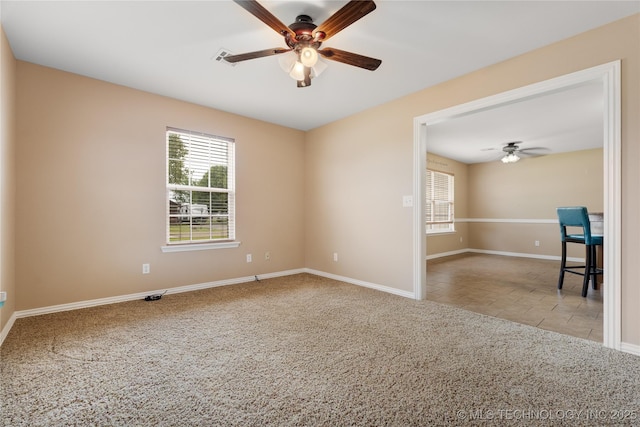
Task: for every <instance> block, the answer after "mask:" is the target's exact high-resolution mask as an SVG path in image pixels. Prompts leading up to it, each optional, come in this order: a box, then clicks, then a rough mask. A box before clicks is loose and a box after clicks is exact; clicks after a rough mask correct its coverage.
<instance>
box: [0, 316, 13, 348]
mask: <svg viewBox="0 0 640 427" xmlns="http://www.w3.org/2000/svg"><path fill="white" fill-rule="evenodd" d="M16 319H17V317H16V313H15V311H14V312H13V314H12V315H11V317H9V321H8V322H7V324H6V325H4V328H2V331H0V346H2V343H3V342H4V339H5V338H6V337H7V335H9V331H10V330H11V327H12V326H13V324H14V323H15V321H16Z"/></svg>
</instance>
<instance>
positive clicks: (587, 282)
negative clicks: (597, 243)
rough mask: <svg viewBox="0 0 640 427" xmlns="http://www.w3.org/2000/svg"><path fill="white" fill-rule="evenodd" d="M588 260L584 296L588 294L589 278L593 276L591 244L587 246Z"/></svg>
mask: <svg viewBox="0 0 640 427" xmlns="http://www.w3.org/2000/svg"><path fill="white" fill-rule="evenodd" d="M585 252H586V253H585V255H586V260H585V261H586V262H585V263H584V280H583V281H582V296H583V297H586V296H587V291H588V290H589V279H590V278H591V263H592V261H591V246H586V250H585Z"/></svg>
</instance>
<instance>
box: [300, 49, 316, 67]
mask: <svg viewBox="0 0 640 427" xmlns="http://www.w3.org/2000/svg"><path fill="white" fill-rule="evenodd" d="M300 62H302V64H303V65H304V66H305V67H313V66H314V65H316V62H318V51H316V50H315V49H314V48H312V47H305V48H303V49H302V50H301V51H300Z"/></svg>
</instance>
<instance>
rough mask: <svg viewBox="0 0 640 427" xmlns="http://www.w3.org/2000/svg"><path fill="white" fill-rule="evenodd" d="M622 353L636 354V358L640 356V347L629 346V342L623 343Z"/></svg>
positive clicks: (621, 346)
mask: <svg viewBox="0 0 640 427" xmlns="http://www.w3.org/2000/svg"><path fill="white" fill-rule="evenodd" d="M618 350H620V351H624V352H625V353H631V354H635V355H636V356H640V345H636V344H629V343H628V342H621V343H620V348H619V349H618Z"/></svg>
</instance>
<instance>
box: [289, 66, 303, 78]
mask: <svg viewBox="0 0 640 427" xmlns="http://www.w3.org/2000/svg"><path fill="white" fill-rule="evenodd" d="M289 77H291V78H292V79H293V80H298V81H300V80H304V65H303V64H302V62H298V61H296V63H295V64H294V65H293V68H292V69H291V72H290V73H289Z"/></svg>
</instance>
